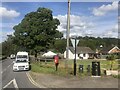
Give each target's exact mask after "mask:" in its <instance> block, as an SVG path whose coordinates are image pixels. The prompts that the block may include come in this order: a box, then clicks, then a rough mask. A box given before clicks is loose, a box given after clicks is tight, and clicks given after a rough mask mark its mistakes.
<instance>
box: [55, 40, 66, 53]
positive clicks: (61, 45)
mask: <svg viewBox="0 0 120 90" xmlns="http://www.w3.org/2000/svg"><path fill="white" fill-rule="evenodd" d="M54 48H55V51H56V52H60V53H63V52H64V51H65V49H66V40H65V39H57V40H56V41H55V44H54Z"/></svg>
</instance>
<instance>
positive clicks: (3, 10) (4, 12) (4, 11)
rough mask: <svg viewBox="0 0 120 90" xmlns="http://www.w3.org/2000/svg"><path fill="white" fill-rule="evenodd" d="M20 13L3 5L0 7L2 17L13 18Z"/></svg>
mask: <svg viewBox="0 0 120 90" xmlns="http://www.w3.org/2000/svg"><path fill="white" fill-rule="evenodd" d="M19 15H20V13H19V12H17V11H15V10H9V9H7V8H5V7H0V17H2V18H14V17H18V16H19Z"/></svg>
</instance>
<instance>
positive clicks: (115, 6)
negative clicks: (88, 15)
mask: <svg viewBox="0 0 120 90" xmlns="http://www.w3.org/2000/svg"><path fill="white" fill-rule="evenodd" d="M117 9H118V1H114V2H113V3H112V4H108V5H102V6H100V7H99V8H94V9H93V12H92V13H93V14H94V15H95V16H104V15H105V14H107V13H108V12H110V11H115V10H117Z"/></svg>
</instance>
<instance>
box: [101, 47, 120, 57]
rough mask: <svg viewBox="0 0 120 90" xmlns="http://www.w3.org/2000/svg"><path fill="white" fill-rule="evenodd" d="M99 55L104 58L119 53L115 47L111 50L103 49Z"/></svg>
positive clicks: (119, 50)
mask: <svg viewBox="0 0 120 90" xmlns="http://www.w3.org/2000/svg"><path fill="white" fill-rule="evenodd" d="M99 53H100V54H101V58H106V57H107V56H108V55H109V54H116V55H118V54H119V53H120V49H119V48H118V47H117V46H114V47H112V48H103V49H102V50H101V51H100V52H99Z"/></svg>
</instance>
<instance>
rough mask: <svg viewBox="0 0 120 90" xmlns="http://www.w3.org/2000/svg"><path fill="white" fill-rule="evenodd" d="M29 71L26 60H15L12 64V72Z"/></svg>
mask: <svg viewBox="0 0 120 90" xmlns="http://www.w3.org/2000/svg"><path fill="white" fill-rule="evenodd" d="M29 69H30V65H29V62H27V61H26V60H22V61H21V60H17V61H14V63H13V71H28V70H29Z"/></svg>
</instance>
